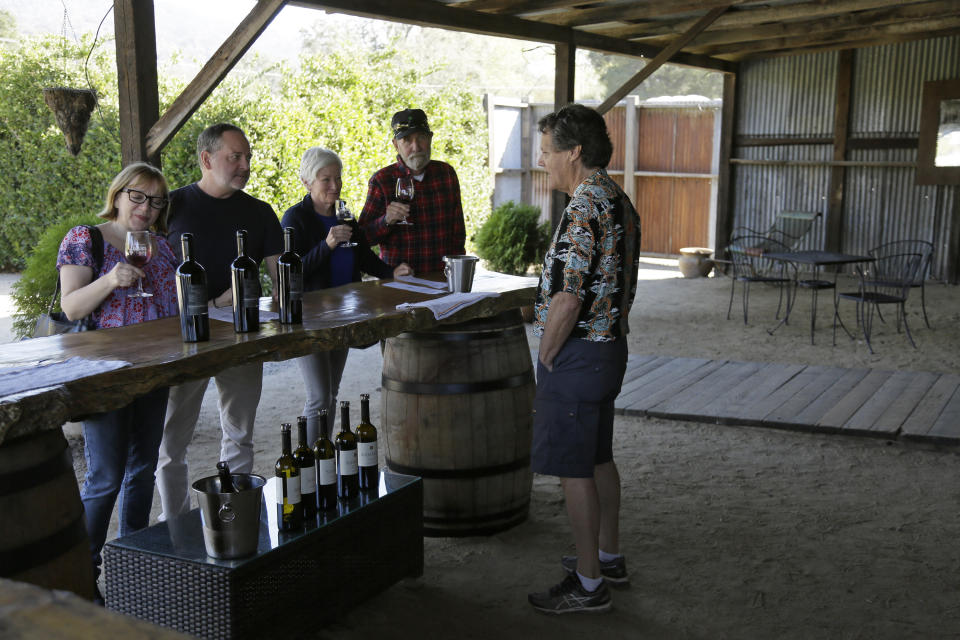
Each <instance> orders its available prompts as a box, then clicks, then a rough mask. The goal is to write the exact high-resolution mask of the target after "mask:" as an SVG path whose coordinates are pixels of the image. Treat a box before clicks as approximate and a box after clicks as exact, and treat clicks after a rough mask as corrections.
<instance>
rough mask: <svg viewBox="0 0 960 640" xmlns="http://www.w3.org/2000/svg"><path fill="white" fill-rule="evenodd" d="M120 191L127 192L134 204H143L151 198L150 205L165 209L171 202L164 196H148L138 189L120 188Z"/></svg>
mask: <svg viewBox="0 0 960 640" xmlns="http://www.w3.org/2000/svg"><path fill="white" fill-rule="evenodd" d="M120 192H121V193H125V194H127V197H128V198H130V202H132V203H133V204H143V203H144V202H146V201H147V200H149V201H150V206H151V207H153V208H154V209H165V208H166V206H167V204H169V202H170V201H169V200H167V199H166V198H165V197H163V196H148V195H147V194H145V193H144V192H143V191H137V190H136V189H129V188H127V189H120Z"/></svg>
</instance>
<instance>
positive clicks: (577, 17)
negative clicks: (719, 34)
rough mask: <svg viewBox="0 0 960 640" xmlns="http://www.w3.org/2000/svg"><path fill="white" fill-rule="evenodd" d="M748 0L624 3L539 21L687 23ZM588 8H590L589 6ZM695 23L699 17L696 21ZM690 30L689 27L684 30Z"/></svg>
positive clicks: (574, 24) (579, 24)
mask: <svg viewBox="0 0 960 640" xmlns="http://www.w3.org/2000/svg"><path fill="white" fill-rule="evenodd" d="M745 1H746V0H674V1H673V2H662V1H657V2H631V3H630V4H629V5H627V7H629V8H625V6H624V5H622V4H615V5H608V6H600V7H596V8H588V9H570V10H567V11H564V12H562V13H552V14H549V15H544V16H543V17H541V18H540V20H542V21H543V22H549V23H550V24H556V25H560V26H563V27H583V26H587V25H594V24H603V23H607V22H627V21H629V20H632V19H633V17H634V16H636V17H637V18H641V19H643V20H653V19H655V18H664V17H670V16H679V17H681V19H682V20H684V21H686V18H687V15H686V14H693V15H694V16H696V15H699V14H700V13H702V12H703V11H706V10H708V9H716V8H719V7H724V8H725V9H726V8H728V7H730V6H733V5H739V4H743V3H744V2H745ZM587 6H589V5H587ZM693 19H694V20H695V19H696V18H693ZM685 31H689V27H687V29H685Z"/></svg>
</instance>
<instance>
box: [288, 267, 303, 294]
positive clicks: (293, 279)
mask: <svg viewBox="0 0 960 640" xmlns="http://www.w3.org/2000/svg"><path fill="white" fill-rule="evenodd" d="M302 297H303V274H302V273H291V274H290V299H291V300H299V299H300V298H302Z"/></svg>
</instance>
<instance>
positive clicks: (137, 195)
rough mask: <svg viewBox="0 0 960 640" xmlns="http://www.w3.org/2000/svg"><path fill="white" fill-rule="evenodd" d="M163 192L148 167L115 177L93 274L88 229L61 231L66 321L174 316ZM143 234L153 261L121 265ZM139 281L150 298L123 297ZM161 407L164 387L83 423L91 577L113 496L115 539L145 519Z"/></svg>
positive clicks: (118, 322) (101, 323) (106, 324)
mask: <svg viewBox="0 0 960 640" xmlns="http://www.w3.org/2000/svg"><path fill="white" fill-rule="evenodd" d="M167 192H168V189H167V181H166V179H165V178H164V177H163V174H162V173H160V171H159V170H158V169H156V168H155V167H153V166H151V165H149V164H146V163H142V162H138V163H134V164H131V165H129V166H127V167H125V168H124V169H123V170H122V171H121V172H120V173H119V174H117V176H116V177H115V178H114V179H113V182H111V183H110V188H109V189H108V190H107V198H106V205H105V206H104V209H103V211H101V212H100V213H99V216H100V217H101V218H105V219H106V220H107V221H106V222H104V223H102V224H100V225H97V226H96V227H95V228H96V229H97V230H99V232H100V234H101V235H102V237H103V262H102V264H101V265H100V270H99V272H97V273H94V270H95V268H96V260H95V258H94V254H93V241H92V239H91V231H90V228H89V227H85V226H80V227H74V228H73V229H71V230H70V231H69V232H68V233H67V235H66V237H65V238H64V239H63V242H61V243H60V253H59V255H58V256H57V268H58V269H59V270H60V282H61V285H62V291H63V295H62V298H61V307H62V308H63V311H64V313H66V314H67V317H68V318H70V319H71V320H76V319H79V318H83V317H84V316H86V315H88V314H92V315H93V319H94V321H95V323H96V327H97V329H107V328H110V327H122V326H124V325H128V324H136V323H139V322H145V321H147V320H155V319H157V318H163V317H166V316H172V315H176V313H177V295H176V286H175V281H174V276H175V272H176V268H177V259H176V257H175V254H174V252H173V250H172V249H171V247H170V244H169V243H168V242H167V241H166V239H165V238H163V236H162V235H156V234H162V233H165V232H166V218H167V209H168V204H169V202H168V199H167ZM145 230H150V231H152V232H153V234H151V238H152V242H153V252H152V258H151V259H150V261H149V262H147V264H145V265H144V266H143V268H142V269H138V268H137V267H135V266H133V265H131V264H128V263H127V262H125V261H124V245H125V242H126V236H127V232H128V231H145ZM139 278H143V285H144V290H146V291H148V292H151V293H153V296H152V297H147V298H136V297H130V296H129V294H131V293H133V292H135V291H136V290H137V280H138V279H139ZM166 408H167V389H166V388H163V389H157V390H155V391H152V392H150V393H148V394H146V395H144V396H141V397H139V398H137V399H136V400H134V401H133V402H131V403H130V404H128V405H127V406H125V407H123V408H122V409H117V410H115V411H108V412H106V413H99V414H95V415H93V416H90V417H89V418H87V419H85V420H84V421H83V438H84V442H85V447H84V452H85V456H86V460H87V473H86V477H85V482H84V487H83V491H82V493H81V498H82V500H83V506H84V511H85V516H86V524H87V534H88V536H89V538H90V551H91V555H92V557H93V564H94V570H95V573H96V575H99V573H100V551H101V549H102V548H103V544H104V542H105V541H106V537H107V528H108V526H109V524H110V515H111V514H112V513H113V507H114V504H115V503H116V501H117V496H118V495H119V498H120V531H119V534H120V535H121V536H124V535H127V534H129V533H132V532H133V531H136V530H137V529H142V528H144V527H146V526H147V524H148V522H149V519H150V507H151V505H152V503H153V485H154V480H153V473H154V471H155V469H156V466H157V455H158V450H159V448H160V438H161V436H162V435H163V420H164V416H165V414H166ZM97 594H98V596H99V591H97ZM101 604H102V599H101Z"/></svg>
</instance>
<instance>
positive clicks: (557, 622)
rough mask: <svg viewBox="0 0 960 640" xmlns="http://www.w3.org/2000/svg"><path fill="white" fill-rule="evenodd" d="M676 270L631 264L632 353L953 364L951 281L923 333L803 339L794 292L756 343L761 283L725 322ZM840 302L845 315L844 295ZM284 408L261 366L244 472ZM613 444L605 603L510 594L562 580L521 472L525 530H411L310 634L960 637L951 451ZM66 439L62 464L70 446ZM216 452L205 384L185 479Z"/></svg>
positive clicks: (637, 438)
mask: <svg viewBox="0 0 960 640" xmlns="http://www.w3.org/2000/svg"><path fill="white" fill-rule="evenodd" d="M676 275H677V273H676V269H675V267H673V266H671V265H669V263H668V264H667V265H661V264H658V261H650V262H649V263H647V264H645V265H644V271H643V276H644V279H642V280H641V282H640V286H639V290H638V294H637V301H636V303H635V305H634V309H633V312H632V313H631V317H630V323H631V329H632V333H631V336H630V345H631V349H630V350H631V353H636V354H657V355H670V356H696V357H708V358H723V359H729V360H752V361H764V362H797V363H807V364H829V365H836V366H846V367H869V368H876V369H887V370H899V369H909V370H918V371H936V372H948V373H954V374H960V290H958V288H957V287H955V286H946V285H942V284H932V285H929V286H928V288H927V306H928V310H929V311H930V320H931V323H932V325H933V329H927V328H926V327H925V326H924V324H923V319H922V317H921V316H920V315H919V296H916V299H913V300H911V302H910V303H909V305H908V306H909V322H910V326H911V329H912V330H913V332H914V338H915V340H916V342H917V348H916V349H913V348H911V347H910V345H909V343H908V342H907V339H906V336H905V335H903V334H897V332H896V328H895V326H894V325H893V324H892V323H888V324H878V325H877V327H876V329H875V333H876V335H875V339H874V349H875V351H876V352H877V353H876V354H875V355H870V354H869V352H868V351H867V348H866V345H865V343H863V342H862V339H860V340H851V339H850V338H848V337H847V336H846V335H844V334H843V333H842V330H841V333H840V335H838V336H837V345H836V346H835V347H834V346H832V345H831V327H832V324H831V318H832V312H833V309H832V305H831V304H830V298H829V296H824V297H822V298H821V306H820V313H819V314H818V328H817V334H816V342H817V344H816V345H814V346H811V345H810V343H809V317H810V315H809V314H810V298H809V293H810V292H809V291H801V292H800V295H799V298H798V301H797V305H796V308H795V311H794V313H795V314H796V315H795V316H794V318H793V320H792V321H791V323H790V324H789V325H786V326H783V327H781V328H780V329H779V330H778V331H777V332H776V333H775V334H774V335H772V336H771V335H769V334H768V333H767V331H766V329H767V328H769V327H770V326H772V325H773V324H774V311H775V308H776V302H777V294H776V291H775V290H774V289H769V288H764V287H756V288H755V289H754V290H753V292H752V294H751V297H750V324H749V325H747V326H745V325H744V323H743V319H742V315H739V314H740V313H741V306H740V298H739V289H738V291H737V297H736V299H735V300H734V307H733V314H734V315H733V316H732V317H731V319H730V320H727V319H726V312H727V303H728V300H729V295H730V280H729V279H728V278H724V277H720V278H698V279H690V280H686V279H682V278H677V277H675V276H676ZM842 282H844V281H843V280H842ZM842 288H846V287H844V286H842ZM915 293H919V292H915ZM824 302H825V303H824ZM841 313H842V314H843V318H844V319H845V320H846V322H847V324H848V326H853V310H852V306H850V307H847V306H846V305H845V304H844V306H843V307H841ZM531 347H533V348H535V347H536V341H535V340H534V339H532V338H531ZM379 375H380V352H379V349H378V348H371V349H367V350H363V351H352V352H351V355H350V358H349V360H348V362H347V371H346V374H345V377H344V382H343V386H342V388H341V399H349V400H351V401H354V402H358V401H359V394H360V393H364V392H369V393H371V395H372V402H371V405H372V409H373V422H374V424H379V409H380V407H379V402H380V393H379ZM302 402H303V391H302V384H301V381H300V377H299V372H298V371H297V369H296V366H295V365H293V364H292V363H268V364H267V365H266V367H265V375H264V393H263V399H262V400H261V403H260V409H259V412H258V417H257V460H256V471H257V472H258V473H261V474H265V475H268V474H270V473H271V470H272V465H273V461H274V460H275V458H276V456H277V455H278V452H279V445H280V441H279V434H278V433H277V432H278V426H279V424H280V422H282V421H291V420H293V419H294V418H295V417H296V415H297V414H298V413H299V412H300V410H301V408H302ZM614 437H615V455H616V460H617V462H618V465H619V468H620V472H621V475H622V477H623V509H622V517H621V538H622V544H621V550H622V551H623V552H624V553H625V554H626V556H627V562H628V568H629V569H630V573H631V580H632V586H631V588H630V589H629V590H624V591H614V592H613V602H614V609H613V611H612V612H610V613H608V614H603V615H589V616H563V617H559V618H558V617H554V616H545V615H542V614H538V613H536V612H534V611H533V610H532V609H531V608H530V607H529V605H528V604H527V602H526V594H527V593H528V592H529V591H533V590H542V589H544V588H546V587H547V586H549V585H551V584H553V583H555V582H558V581H559V580H560V579H561V578H562V577H563V574H562V570H561V569H560V566H559V557H560V555H561V554H564V553H571V552H572V549H573V546H572V540H571V537H570V534H569V529H568V527H567V523H566V515H565V511H564V504H563V499H562V496H561V493H560V488H559V483H558V482H557V480H556V479H555V478H550V477H539V476H537V477H535V478H534V484H533V493H532V500H531V509H530V517H529V519H528V520H527V521H526V522H525V523H523V524H521V525H519V526H517V527H515V528H513V529H511V530H509V531H506V532H503V533H500V534H497V535H494V536H490V537H482V538H466V539H456V538H428V539H426V540H425V543H424V546H425V567H424V575H423V576H422V577H420V578H416V579H407V580H404V581H402V582H401V583H399V584H397V585H396V586H394V587H392V588H390V589H389V590H387V591H385V592H384V593H382V594H380V595H379V596H377V597H375V598H373V599H371V600H370V601H369V602H368V603H367V604H366V605H364V606H363V607H361V608H358V609H355V610H353V611H350V612H347V613H346V614H345V615H344V616H343V617H342V618H341V619H340V620H339V621H338V622H337V623H335V624H333V625H332V626H330V627H328V628H326V629H325V630H323V631H321V632H318V634H317V637H319V638H351V639H352V638H357V639H360V638H372V637H377V636H386V637H391V638H418V639H421V638H478V639H479V638H484V639H488V638H490V637H492V636H500V637H506V638H520V637H532V636H534V635H536V636H537V637H545V638H586V637H601V636H608V637H616V638H641V637H642V638H697V639H711V640H713V639H722V638H745V639H753V638H761V639H766V638H797V639H807V638H844V639H854V638H865V639H866V638H871V639H872V638H890V639H902V638H960V597H958V596H960V546H958V545H957V540H958V539H960V512H958V509H957V507H958V506H960V483H958V482H957V481H956V477H955V476H956V475H957V467H958V462H960V457H958V452H960V450H958V449H956V448H940V449H936V448H932V447H919V446H909V445H905V444H904V443H902V442H887V441H883V440H876V439H868V438H853V437H848V436H838V435H813V434H805V433H795V432H786V431H776V430H769V429H760V428H750V427H738V426H717V425H709V424H696V423H687V422H677V421H666V420H654V419H643V418H633V417H618V419H617V422H616V428H615V436H614ZM69 439H70V441H71V445H72V446H73V447H74V450H75V460H76V467H77V472H78V475H79V474H82V471H83V469H82V466H83V463H82V460H83V458H82V454H81V449H80V447H82V440H81V439H80V438H79V437H77V436H72V437H70V438H69ZM218 450H219V426H218V423H217V417H216V396H215V392H214V391H213V385H211V389H210V391H209V392H208V394H207V397H206V398H205V401H204V408H203V413H202V416H201V421H200V425H199V426H198V430H197V436H196V438H195V440H194V442H193V444H192V445H191V448H190V451H189V461H190V465H191V474H192V476H193V477H200V476H202V475H208V474H209V473H211V471H212V469H213V465H214V464H215V462H216V460H217V457H218ZM951 478H953V479H952V480H951ZM158 510H159V499H156V500H155V501H154V512H155V513H156V512H157V511H158ZM383 535H384V536H389V535H390V532H389V528H388V527H386V526H385V527H384V531H383ZM331 552H333V551H332V550H331Z"/></svg>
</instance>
